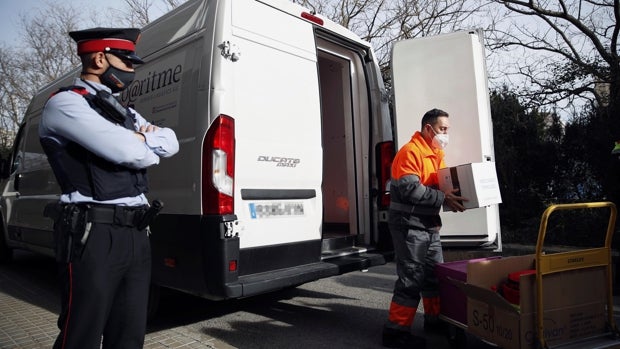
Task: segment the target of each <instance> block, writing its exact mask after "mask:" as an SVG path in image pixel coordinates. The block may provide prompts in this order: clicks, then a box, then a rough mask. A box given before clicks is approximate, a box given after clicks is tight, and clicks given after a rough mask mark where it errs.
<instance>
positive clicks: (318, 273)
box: [222, 253, 386, 298]
mask: <svg viewBox="0 0 620 349" xmlns="http://www.w3.org/2000/svg"><path fill="white" fill-rule="evenodd" d="M385 261H386V258H385V256H384V255H383V254H381V253H361V254H356V255H349V256H343V257H338V258H332V259H329V260H328V261H321V262H317V263H311V264H306V265H301V266H296V267H291V268H286V269H280V270H275V271H269V272H263V273H258V274H251V275H245V276H240V277H239V278H238V280H237V281H236V282H233V283H228V284H226V285H225V287H224V291H225V293H226V294H225V295H222V296H223V298H238V297H248V296H254V295H258V294H261V293H266V292H271V291H274V290H277V289H282V288H287V287H294V286H298V285H301V284H304V283H306V282H310V281H315V280H318V279H322V278H326V277H330V276H336V275H340V274H344V273H348V272H352V271H356V270H363V269H367V268H369V267H372V266H377V265H383V264H385Z"/></svg>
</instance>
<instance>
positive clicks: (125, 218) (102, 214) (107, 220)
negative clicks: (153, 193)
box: [43, 203, 151, 228]
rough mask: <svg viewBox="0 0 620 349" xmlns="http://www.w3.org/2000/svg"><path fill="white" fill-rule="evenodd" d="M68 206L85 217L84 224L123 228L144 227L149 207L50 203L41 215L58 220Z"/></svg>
mask: <svg viewBox="0 0 620 349" xmlns="http://www.w3.org/2000/svg"><path fill="white" fill-rule="evenodd" d="M69 206H74V207H76V208H78V209H79V210H80V211H82V212H83V213H84V214H85V215H86V217H85V218H86V222H92V223H102V224H114V225H119V226H125V227H140V228H143V227H142V225H144V227H146V225H145V224H144V223H146V224H148V223H149V222H145V218H151V217H146V216H147V212H148V211H149V207H148V206H146V205H144V206H135V207H132V206H117V205H97V204H61V203H50V204H48V205H46V206H45V210H44V213H43V215H44V216H45V217H50V218H52V219H54V220H57V219H58V218H60V216H61V215H62V214H63V211H66V210H67V208H68V207H69Z"/></svg>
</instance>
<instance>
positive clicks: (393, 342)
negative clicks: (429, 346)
mask: <svg viewBox="0 0 620 349" xmlns="http://www.w3.org/2000/svg"><path fill="white" fill-rule="evenodd" d="M383 346H384V347H387V348H402V349H405V348H406V349H424V348H426V339H424V338H422V337H418V336H414V335H412V334H411V333H409V332H408V331H399V330H395V329H393V328H388V327H384V328H383Z"/></svg>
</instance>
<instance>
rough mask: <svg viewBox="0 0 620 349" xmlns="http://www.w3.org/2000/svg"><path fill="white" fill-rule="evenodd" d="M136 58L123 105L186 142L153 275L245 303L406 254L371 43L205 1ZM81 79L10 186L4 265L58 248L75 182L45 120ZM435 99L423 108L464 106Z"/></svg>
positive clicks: (161, 23) (30, 132)
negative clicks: (64, 171)
mask: <svg viewBox="0 0 620 349" xmlns="http://www.w3.org/2000/svg"><path fill="white" fill-rule="evenodd" d="M137 51H138V52H137V53H138V54H139V55H140V57H142V58H144V60H145V61H146V62H147V63H146V64H144V65H141V66H139V67H138V68H137V74H136V80H135V81H134V83H133V84H132V85H131V86H130V87H129V88H128V89H127V90H126V91H124V92H123V93H122V95H121V96H120V98H121V99H122V101H123V102H125V103H128V104H131V105H133V106H134V107H135V108H136V109H137V110H139V111H140V113H141V114H142V115H143V116H145V117H146V118H147V119H150V120H152V121H153V122H154V123H156V124H159V125H163V126H166V127H170V128H173V129H174V131H175V132H176V134H177V137H178V138H179V143H180V150H179V153H178V154H177V155H175V156H174V157H172V158H169V159H164V160H163V161H162V163H161V164H160V165H158V166H154V167H152V168H150V169H149V173H148V175H149V181H150V188H151V191H150V192H149V193H148V197H149V198H150V199H151V200H153V199H160V200H162V201H163V202H164V209H163V211H162V214H160V215H159V216H158V217H157V219H156V220H155V222H154V223H153V224H152V225H151V230H152V232H153V234H152V236H151V241H152V253H153V259H152V261H153V277H152V280H153V283H154V284H156V285H162V286H166V287H170V288H174V289H178V290H182V291H185V292H189V293H192V294H195V295H200V296H203V297H206V298H210V299H225V298H237V297H246V296H251V295H255V294H259V293H263V292H268V291H272V290H276V289H279V288H284V287H289V286H294V285H299V284H302V283H305V282H308V281H312V280H316V279H319V278H323V277H329V276H333V275H337V274H341V273H345V272H349V271H354V270H360V269H366V268H368V267H371V266H373V265H378V264H383V263H385V261H386V258H389V257H390V256H391V253H392V252H391V250H392V247H391V239H390V237H389V231H388V228H387V223H386V221H387V220H386V218H387V207H388V204H389V197H388V194H387V191H386V188H387V185H388V181H389V173H390V164H391V160H392V157H393V155H394V149H395V143H394V134H393V130H394V127H393V124H392V122H391V117H390V114H389V108H388V99H389V98H388V95H387V92H386V90H385V88H384V85H383V81H382V79H381V75H380V71H379V67H378V65H377V60H376V58H375V56H374V54H373V51H372V48H371V47H370V46H369V44H368V43H366V42H364V41H362V40H360V39H359V38H358V37H357V36H356V35H354V34H353V33H352V32H350V31H348V30H346V29H345V28H343V27H341V26H339V25H337V24H335V23H333V22H331V21H329V20H327V19H325V18H323V17H321V16H319V15H315V14H313V13H311V12H310V11H308V10H307V9H304V8H302V7H300V6H298V5H296V4H293V3H291V2H288V1H277V0H264V1H256V0H193V1H192V0H190V1H188V2H187V3H185V4H184V5H182V6H181V7H179V8H177V9H176V10H174V11H172V12H170V13H168V14H166V15H164V16H163V17H161V18H159V19H158V20H156V21H154V22H153V23H151V24H150V25H148V26H147V27H145V28H144V30H143V34H142V38H141V40H140V42H139V43H138V45H137ZM468 63H470V62H468ZM478 63H479V62H478ZM463 69H471V67H469V68H463ZM78 74H79V70H74V71H72V72H71V73H69V74H68V75H66V76H65V77H64V78H62V79H59V80H58V81H55V82H54V83H52V84H50V85H48V86H47V87H45V88H43V89H42V90H41V91H40V92H39V93H38V94H37V95H36V96H35V97H34V98H33V100H32V102H31V104H30V106H29V108H28V110H27V113H26V116H25V118H24V123H23V125H22V127H21V129H20V131H19V134H18V135H17V139H16V142H15V147H14V150H13V153H12V155H11V158H10V159H9V162H10V163H11V165H10V166H9V167H10V170H9V171H8V172H10V173H7V174H6V177H7V178H5V179H4V180H3V182H2V183H1V184H0V185H1V188H2V198H1V202H0V214H1V216H2V226H0V228H1V229H2V232H1V233H2V234H0V236H1V237H2V238H1V239H0V258H4V259H7V258H8V257H9V256H10V254H11V250H13V249H16V248H21V249H28V250H32V251H37V252H41V253H45V254H48V255H52V254H53V250H52V247H51V246H52V234H51V229H52V222H51V220H49V219H48V218H44V217H43V215H42V212H43V207H44V206H45V204H47V203H48V202H52V201H55V200H57V199H58V197H59V193H60V189H59V187H58V186H57V184H56V181H55V179H54V176H53V174H52V171H51V169H50V167H49V165H48V163H47V160H46V157H45V155H44V154H43V151H42V149H41V147H40V144H39V137H38V132H37V130H38V122H39V120H40V117H41V110H42V108H43V106H44V104H45V102H46V100H47V98H48V96H49V95H50V94H51V93H52V92H54V91H56V90H57V89H58V88H59V87H62V86H68V85H71V83H72V81H73V79H74V78H75V77H76V76H78ZM456 97H458V96H456ZM456 97H455V98H456ZM487 98H488V97H487ZM436 103H439V101H438V102H435V101H432V100H429V101H426V102H425V103H424V106H423V108H429V106H438V107H442V108H445V109H446V110H449V108H448V107H443V106H442V105H439V104H436ZM429 109H430V108H429ZM415 113H416V115H417V114H420V113H419V112H418V111H416V112H415ZM453 113H455V114H456V111H454V112H453ZM420 115H421V114H420ZM469 117H474V118H476V121H470V122H475V123H476V124H478V121H477V116H476V115H469ZM452 122H454V121H452ZM399 128H400V126H399ZM417 128H419V126H418V125H415V126H411V127H409V126H406V129H405V130H404V131H403V132H406V133H412V132H413V131H414V130H415V129H417ZM452 137H453V139H454V138H455V137H458V136H452ZM485 234H486V235H487V239H486V240H485V242H488V241H491V240H492V241H495V238H496V235H491V234H490V233H488V232H487V231H486V230H485V229H481V231H480V232H479V235H485ZM493 234H495V232H493ZM474 243H475V244H480V241H479V239H478V240H475V241H474Z"/></svg>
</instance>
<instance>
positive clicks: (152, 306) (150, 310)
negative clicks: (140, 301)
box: [146, 284, 161, 321]
mask: <svg viewBox="0 0 620 349" xmlns="http://www.w3.org/2000/svg"><path fill="white" fill-rule="evenodd" d="M160 297H161V286H159V285H155V284H151V286H150V287H149V302H148V304H147V307H146V319H147V321H151V320H153V318H154V317H155V314H157V308H159V300H160Z"/></svg>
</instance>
